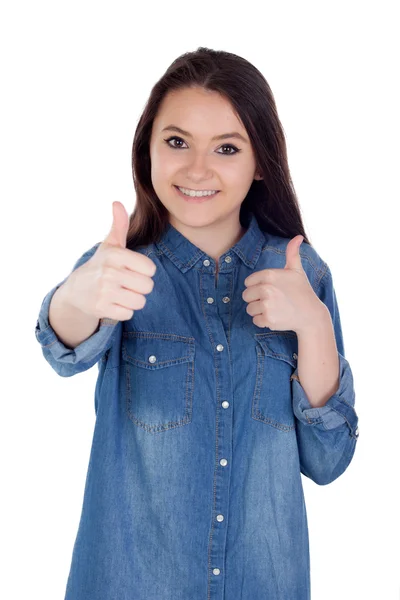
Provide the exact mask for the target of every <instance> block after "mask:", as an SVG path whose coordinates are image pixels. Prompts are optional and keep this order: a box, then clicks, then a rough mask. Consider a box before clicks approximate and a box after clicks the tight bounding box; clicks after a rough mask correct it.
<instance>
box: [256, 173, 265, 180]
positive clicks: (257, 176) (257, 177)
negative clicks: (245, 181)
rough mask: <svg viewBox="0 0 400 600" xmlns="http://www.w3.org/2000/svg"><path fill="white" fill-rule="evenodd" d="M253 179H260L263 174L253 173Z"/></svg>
mask: <svg viewBox="0 0 400 600" xmlns="http://www.w3.org/2000/svg"><path fill="white" fill-rule="evenodd" d="M254 179H257V180H260V179H263V176H262V175H260V174H259V173H255V175H254Z"/></svg>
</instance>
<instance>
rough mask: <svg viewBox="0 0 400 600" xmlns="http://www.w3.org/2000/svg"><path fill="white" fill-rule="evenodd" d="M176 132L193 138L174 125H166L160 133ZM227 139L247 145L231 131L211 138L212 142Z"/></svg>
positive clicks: (235, 132) (239, 135) (239, 136)
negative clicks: (236, 139) (233, 139)
mask: <svg viewBox="0 0 400 600" xmlns="http://www.w3.org/2000/svg"><path fill="white" fill-rule="evenodd" d="M167 130H170V131H176V132H178V133H181V134H182V135H186V136H187V137H190V138H193V136H192V134H191V133H189V132H188V131H185V130H184V129H181V128H180V127H177V126H176V125H168V126H167V127H164V129H163V130H162V131H167ZM227 138H238V139H239V140H242V141H243V142H245V143H246V144H247V143H248V142H247V140H246V138H244V137H243V136H242V135H241V134H240V133H238V132H237V131H233V132H232V133H223V134H221V135H215V136H214V137H213V138H211V140H212V141H214V140H225V139H227Z"/></svg>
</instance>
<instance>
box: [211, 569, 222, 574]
mask: <svg viewBox="0 0 400 600" xmlns="http://www.w3.org/2000/svg"><path fill="white" fill-rule="evenodd" d="M220 573H221V571H220V570H219V569H213V575H219V574H220Z"/></svg>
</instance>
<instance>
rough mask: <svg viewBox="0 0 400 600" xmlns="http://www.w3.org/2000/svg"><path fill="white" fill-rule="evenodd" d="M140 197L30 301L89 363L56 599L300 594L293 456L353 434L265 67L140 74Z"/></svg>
mask: <svg viewBox="0 0 400 600" xmlns="http://www.w3.org/2000/svg"><path fill="white" fill-rule="evenodd" d="M132 167H133V178H134V184H135V190H136V206H135V208H134V211H133V213H132V214H131V216H130V217H128V214H127V213H126V211H125V208H124V207H123V205H122V204H121V203H119V202H115V203H113V225H112V228H111V230H110V232H109V235H108V236H107V237H106V239H105V240H104V241H103V242H99V243H97V244H95V245H94V246H93V247H92V248H91V249H90V250H88V251H87V252H85V253H84V254H83V255H82V256H81V258H80V259H79V260H78V261H77V263H76V264H75V266H74V268H73V270H72V272H71V274H70V275H69V276H68V277H67V278H65V279H64V280H63V281H62V282H61V283H59V284H58V285H57V286H55V287H54V288H53V289H52V290H51V291H50V292H49V293H48V294H47V296H46V297H45V298H44V300H43V303H42V307H41V309H40V313H39V317H38V321H37V326H36V337H37V340H38V342H39V343H40V344H41V347H42V351H43V354H44V356H45V358H46V360H47V361H48V362H49V364H50V365H51V366H52V367H53V369H54V370H55V371H56V372H57V373H58V374H60V375H61V376H63V377H70V376H72V375H75V374H76V373H80V372H82V371H85V370H87V369H89V368H91V367H92V366H93V365H94V364H95V363H97V364H98V369H99V374H98V380H97V384H96V389H95V410H96V424H95V430H94V436H93V443H92V449H91V455H90V463H89V468H88V473H87V480H86V485H85V493H84V501H83V507H82V515H81V519H80V524H79V529H78V532H77V537H76V542H75V545H74V549H73V554H72V564H71V569H70V574H69V578H68V583H67V589H66V596H65V598H66V600H94V599H96V600H116V599H117V598H118V600H128V599H129V600H131V599H133V598H134V599H135V600H189V599H190V600H211V599H213V598H215V599H220V600H222V599H224V600H278V599H279V600H283V599H285V600H308V599H309V598H310V562H309V544H308V529H307V517H306V508H305V504H304V496H303V489H302V480H301V473H302V474H303V475H305V476H307V477H309V478H310V479H312V480H313V481H315V482H316V483H317V484H320V485H325V484H328V483H330V482H331V481H333V480H335V479H336V478H337V477H339V476H340V475H341V474H342V473H343V472H344V471H345V469H346V468H347V466H348V465H349V463H350V461H351V459H352V457H353V453H354V450H355V446H356V441H357V437H358V429H357V421H358V419H357V415H356V413H355V411H354V399H355V392H354V385H353V376H352V372H351V368H350V365H349V363H348V361H347V360H346V358H345V354H344V345H343V337H342V331H341V324H340V316H339V310H338V304H337V300H336V295H335V291H334V286H333V282H332V274H331V272H330V269H329V266H328V265H327V263H326V262H324V261H323V260H322V258H321V257H320V256H319V255H318V253H317V252H316V250H315V249H314V248H313V247H312V245H311V243H310V242H309V240H308V239H307V237H306V234H305V231H304V227H303V224H302V219H301V216H300V210H299V206H298V202H297V199H296V194H295V192H294V189H293V184H292V181H291V177H290V173H289V167H288V160H287V152H286V144H285V137H284V133H283V128H282V125H281V123H280V120H279V118H278V113H277V108H276V105H275V102H274V98H273V95H272V92H271V89H270V87H269V86H268V83H267V82H266V80H265V78H264V77H263V75H262V74H261V73H260V72H259V71H258V70H257V69H256V68H255V67H254V66H253V65H251V64H250V63H249V62H247V61H246V60H245V59H243V58H241V57H239V56H236V55H234V54H230V53H228V52H222V51H214V50H210V49H207V48H199V49H198V50H197V51H195V52H189V53H186V54H184V55H183V56H180V57H179V58H178V59H176V60H175V61H174V62H173V63H172V65H171V66H170V67H169V68H168V70H167V71H166V73H165V74H164V75H163V77H162V78H161V79H160V81H158V82H157V83H156V85H155V86H154V87H153V89H152V90H151V94H150V98H149V100H148V103H147V105H146V107H145V110H144V112H143V114H142V116H141V118H140V120H139V123H138V126H137V129H136V133H135V137H134V142H133V152H132Z"/></svg>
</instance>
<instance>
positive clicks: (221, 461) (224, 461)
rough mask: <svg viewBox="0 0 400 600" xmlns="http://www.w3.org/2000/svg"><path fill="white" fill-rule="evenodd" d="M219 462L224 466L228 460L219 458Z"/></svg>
mask: <svg viewBox="0 0 400 600" xmlns="http://www.w3.org/2000/svg"><path fill="white" fill-rule="evenodd" d="M219 464H220V465H221V467H226V465H227V464H228V461H227V460H226V458H221V460H220V461H219Z"/></svg>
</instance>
